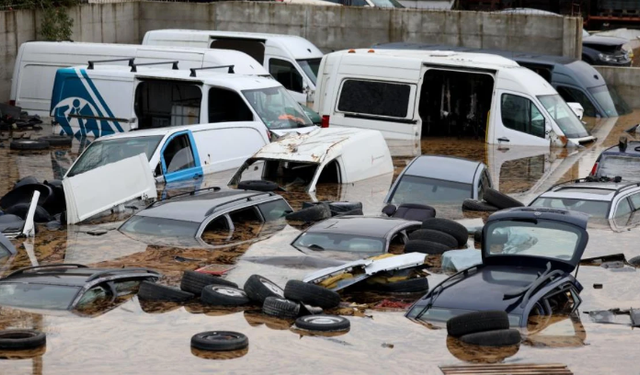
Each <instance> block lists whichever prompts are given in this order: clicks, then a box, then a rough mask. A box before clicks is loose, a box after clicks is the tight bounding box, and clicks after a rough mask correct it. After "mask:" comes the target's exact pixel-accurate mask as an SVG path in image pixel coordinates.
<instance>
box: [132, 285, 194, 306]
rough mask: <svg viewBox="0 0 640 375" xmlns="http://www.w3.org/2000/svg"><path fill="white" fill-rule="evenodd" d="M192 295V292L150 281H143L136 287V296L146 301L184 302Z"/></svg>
mask: <svg viewBox="0 0 640 375" xmlns="http://www.w3.org/2000/svg"><path fill="white" fill-rule="evenodd" d="M193 297H194V295H193V293H189V292H185V291H182V290H180V289H178V288H172V287H170V286H166V285H161V284H156V283H152V282H150V281H143V282H142V283H140V289H138V298H140V299H143V300H148V301H168V302H185V301H188V300H190V299H192V298H193Z"/></svg>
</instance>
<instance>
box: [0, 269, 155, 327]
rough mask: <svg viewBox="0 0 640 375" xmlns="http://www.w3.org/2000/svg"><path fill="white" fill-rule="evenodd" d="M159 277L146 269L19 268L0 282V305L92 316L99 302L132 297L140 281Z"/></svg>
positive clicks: (108, 302)
mask: <svg viewBox="0 0 640 375" xmlns="http://www.w3.org/2000/svg"><path fill="white" fill-rule="evenodd" d="M160 276H161V275H160V274H159V273H158V272H156V271H152V270H150V269H147V268H113V269H106V268H88V267H86V266H83V265H80V264H65V263H63V264H49V265H44V266H36V267H28V268H22V269H20V270H17V271H15V272H13V273H11V274H9V275H8V276H7V277H4V278H2V279H0V306H11V307H18V308H25V309H36V310H58V311H60V310H71V311H73V312H75V313H76V314H78V315H92V314H91V313H90V312H93V310H95V309H96V308H97V307H98V305H100V304H101V303H107V304H110V303H113V302H114V301H115V300H116V299H117V298H118V297H123V296H126V295H133V294H134V293H135V292H136V291H137V288H138V286H139V284H140V283H141V282H142V281H144V280H149V281H156V280H158V279H159V278H160ZM102 310H104V308H103V309H102Z"/></svg>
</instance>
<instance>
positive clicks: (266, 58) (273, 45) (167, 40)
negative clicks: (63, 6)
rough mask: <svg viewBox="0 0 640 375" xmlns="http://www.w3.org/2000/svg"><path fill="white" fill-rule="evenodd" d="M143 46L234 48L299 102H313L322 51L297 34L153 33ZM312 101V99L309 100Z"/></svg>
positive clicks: (188, 31) (152, 31)
mask: <svg viewBox="0 0 640 375" xmlns="http://www.w3.org/2000/svg"><path fill="white" fill-rule="evenodd" d="M142 44H144V45H160V46H185V47H198V48H218V49H233V50H236V51H241V52H244V53H246V54H248V55H249V56H251V57H253V58H254V59H256V60H258V61H260V62H261V63H262V64H263V65H264V67H265V68H266V69H267V70H268V71H269V73H271V75H272V76H273V77H274V78H275V79H276V80H277V81H278V82H280V83H281V84H282V86H284V87H285V88H286V89H287V90H289V91H290V92H291V94H292V95H293V97H294V98H295V99H296V100H297V101H298V102H299V103H307V102H308V101H312V100H311V99H312V97H313V92H314V91H315V89H316V77H317V75H318V67H319V66H320V60H321V59H322V56H323V54H322V52H320V50H319V49H318V48H317V47H316V46H315V45H313V43H311V42H309V41H308V40H306V39H304V38H301V37H299V36H295V35H278V34H266V33H246V32H233V31H217V30H173V29H164V30H151V31H147V32H146V34H145V35H144V39H143V40H142ZM308 99H309V100H308Z"/></svg>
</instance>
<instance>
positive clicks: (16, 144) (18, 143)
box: [9, 139, 49, 151]
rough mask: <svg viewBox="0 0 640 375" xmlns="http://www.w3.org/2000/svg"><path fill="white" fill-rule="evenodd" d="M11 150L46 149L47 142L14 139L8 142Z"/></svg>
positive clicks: (47, 146)
mask: <svg viewBox="0 0 640 375" xmlns="http://www.w3.org/2000/svg"><path fill="white" fill-rule="evenodd" d="M9 148H10V149H11V150H29V151H36V150H46V149H48V148H49V142H46V141H40V140H37V139H16V140H14V141H11V143H9Z"/></svg>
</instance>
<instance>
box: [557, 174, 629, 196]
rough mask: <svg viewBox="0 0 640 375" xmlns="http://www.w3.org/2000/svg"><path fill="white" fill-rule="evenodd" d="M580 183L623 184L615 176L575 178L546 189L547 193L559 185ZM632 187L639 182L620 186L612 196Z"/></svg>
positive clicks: (620, 179)
mask: <svg viewBox="0 0 640 375" xmlns="http://www.w3.org/2000/svg"><path fill="white" fill-rule="evenodd" d="M581 182H613V183H616V184H617V183H620V182H624V181H622V178H620V176H616V177H614V178H610V177H606V176H604V177H600V178H595V177H584V178H577V179H574V180H567V181H564V182H560V183H557V184H555V185H553V186H551V187H550V188H549V189H547V191H551V190H553V189H554V188H556V187H558V186H561V185H565V184H570V183H576V184H577V183H581ZM634 186H640V182H629V183H628V184H626V185H622V186H620V187H619V188H618V189H616V191H615V193H614V196H616V195H618V194H619V193H621V192H622V191H623V190H626V189H628V188H630V187H634ZM594 189H597V187H594Z"/></svg>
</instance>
